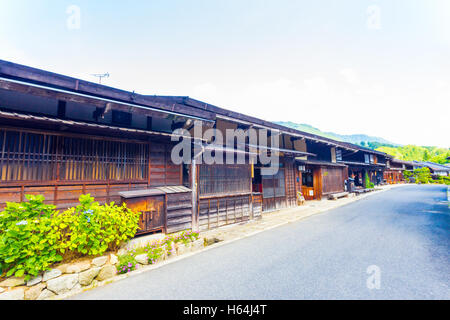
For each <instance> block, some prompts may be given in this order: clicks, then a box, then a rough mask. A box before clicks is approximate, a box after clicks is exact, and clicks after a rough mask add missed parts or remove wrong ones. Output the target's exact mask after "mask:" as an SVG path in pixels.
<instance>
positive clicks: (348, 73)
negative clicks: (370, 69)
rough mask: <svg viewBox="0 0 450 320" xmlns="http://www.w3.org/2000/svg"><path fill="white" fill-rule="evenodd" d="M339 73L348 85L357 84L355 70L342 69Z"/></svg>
mask: <svg viewBox="0 0 450 320" xmlns="http://www.w3.org/2000/svg"><path fill="white" fill-rule="evenodd" d="M339 73H340V74H341V75H342V76H343V77H344V79H345V80H346V81H347V82H348V83H350V84H358V83H359V76H358V73H357V71H356V70H355V69H352V68H344V69H341V70H339Z"/></svg>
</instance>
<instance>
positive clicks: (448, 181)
mask: <svg viewBox="0 0 450 320" xmlns="http://www.w3.org/2000/svg"><path fill="white" fill-rule="evenodd" d="M443 180H444V184H446V185H450V177H448V176H445V177H444V179H443Z"/></svg>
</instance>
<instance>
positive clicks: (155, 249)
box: [146, 242, 166, 264]
mask: <svg viewBox="0 0 450 320" xmlns="http://www.w3.org/2000/svg"><path fill="white" fill-rule="evenodd" d="M146 252H147V257H148V263H150V264H154V263H156V262H157V261H158V260H159V259H160V258H161V257H163V256H164V254H165V253H166V246H165V243H164V242H153V243H151V244H149V245H147V247H146Z"/></svg>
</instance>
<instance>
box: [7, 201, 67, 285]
mask: <svg viewBox="0 0 450 320" xmlns="http://www.w3.org/2000/svg"><path fill="white" fill-rule="evenodd" d="M26 198H27V199H28V200H29V202H22V203H13V202H8V203H7V205H6V208H5V209H4V211H3V212H1V213H0V264H1V266H2V270H3V271H6V276H8V277H9V276H12V275H14V276H16V277H22V276H25V279H26V280H28V279H30V278H31V277H32V276H37V275H38V274H39V272H41V271H44V270H48V269H50V268H49V267H50V265H52V264H53V263H55V262H58V261H61V260H62V256H61V255H59V254H58V250H57V249H58V246H57V243H56V235H55V232H54V230H53V229H52V226H51V219H52V216H53V215H54V214H55V213H56V211H55V206H53V205H47V204H44V197H43V196H41V195H37V196H33V195H26Z"/></svg>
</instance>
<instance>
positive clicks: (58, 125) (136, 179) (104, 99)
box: [0, 60, 385, 233]
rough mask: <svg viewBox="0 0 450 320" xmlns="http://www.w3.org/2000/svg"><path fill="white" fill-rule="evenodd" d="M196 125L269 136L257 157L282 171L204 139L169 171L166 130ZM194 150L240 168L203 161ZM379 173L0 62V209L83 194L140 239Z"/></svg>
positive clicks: (201, 106)
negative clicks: (125, 219) (129, 211)
mask: <svg viewBox="0 0 450 320" xmlns="http://www.w3.org/2000/svg"><path fill="white" fill-rule="evenodd" d="M195 124H201V127H202V128H203V129H202V130H204V131H206V130H207V129H213V130H215V132H216V131H217V132H224V131H226V130H227V129H235V130H236V129H241V130H244V131H248V130H250V129H252V130H256V132H257V133H258V135H257V136H258V139H261V136H260V134H261V133H262V132H263V133H264V132H271V135H273V134H274V132H275V133H276V137H277V138H276V139H277V140H276V143H274V144H272V143H269V144H268V145H266V146H265V147H264V148H262V147H261V144H260V142H261V141H259V140H258V141H257V146H258V148H257V152H256V155H260V154H261V153H262V152H264V153H266V154H268V155H274V156H277V157H278V159H279V163H278V170H276V173H270V172H269V173H268V170H267V164H265V163H261V161H260V159H259V158H258V157H256V161H255V160H254V156H255V152H254V151H253V149H254V147H255V146H254V145H252V144H251V143H252V141H250V139H249V138H248V137H247V138H246V140H245V141H244V143H243V145H244V146H242V145H240V144H242V142H241V143H240V142H239V141H238V140H236V141H235V140H234V138H233V141H232V143H231V144H229V143H225V142H229V141H223V143H222V144H215V143H214V139H207V138H204V137H203V131H202V135H201V136H202V137H201V138H200V139H198V140H197V141H193V144H192V150H193V152H192V157H191V158H190V160H191V161H189V163H174V162H173V161H172V158H171V152H172V148H173V146H174V145H175V144H176V142H174V141H172V138H173V136H174V133H173V130H174V129H179V128H182V129H185V130H186V131H187V132H190V133H191V134H192V133H193V132H194V131H195V127H194V125H195ZM227 138H228V137H227ZM274 139H275V138H274ZM269 141H270V140H269ZM274 141H275V140H274ZM195 143H197V144H199V145H200V146H201V150H202V152H213V153H214V154H216V153H219V152H220V153H223V154H224V155H231V157H235V158H236V159H237V157H238V156H243V158H244V160H245V162H244V163H239V162H236V163H234V164H225V163H224V164H221V163H212V164H208V163H204V162H203V163H200V161H199V160H198V159H197V156H198V155H196V154H195ZM230 145H231V147H230ZM366 153H367V154H369V155H374V156H376V157H375V158H374V159H375V160H374V161H375V162H373V161H372V162H369V163H366V162H365V161H364V154H366ZM361 156H362V158H361ZM370 159H372V158H370ZM355 163H356V164H355ZM384 166H385V164H384V158H383V156H382V154H381V153H376V152H371V151H369V150H366V151H364V152H362V151H361V148H360V147H358V146H355V145H352V144H347V143H342V142H338V141H335V140H332V139H328V138H324V137H320V136H317V135H313V134H309V133H305V132H301V131H298V130H294V129H291V128H287V127H284V126H280V125H277V124H274V123H271V122H268V121H264V120H261V119H258V118H254V117H251V116H247V115H244V114H241V113H237V112H233V111H230V110H226V109H223V108H219V107H217V106H214V105H210V104H207V103H204V102H201V101H198V100H195V99H192V98H189V97H177V96H175V97H174V96H171V97H168V96H149V95H140V94H136V93H134V92H128V91H123V90H119V89H115V88H111V87H107V86H104V85H100V84H96V83H91V82H87V81H83V80H80V79H75V78H71V77H67V76H63V75H59V74H55V73H51V72H47V71H43V70H39V69H34V68H30V67H27V66H22V65H18V64H14V63H11V62H7V61H1V60H0V209H1V208H3V207H4V206H5V204H6V202H7V201H16V202H17V201H24V200H25V195H26V194H42V195H44V196H45V198H46V201H47V203H52V204H55V205H56V206H57V207H58V208H60V209H64V208H67V207H70V206H73V205H75V204H77V200H78V197H79V196H80V195H81V194H86V193H89V194H91V195H92V196H94V197H95V198H96V200H97V201H99V202H100V203H105V202H110V201H115V202H120V201H125V202H126V203H128V204H129V205H130V207H132V208H134V209H136V210H139V211H141V212H143V215H142V217H141V221H140V226H141V230H140V233H147V232H154V231H159V230H160V231H163V232H168V233H170V232H176V231H179V230H184V229H190V228H192V229H195V230H206V229H211V228H216V227H218V226H222V225H226V224H231V223H236V222H241V221H245V220H248V219H253V218H256V217H258V216H261V214H262V212H267V211H272V210H278V209H281V208H287V207H292V206H296V205H297V197H298V194H299V193H300V192H301V193H302V194H303V195H304V197H305V198H306V199H307V200H314V199H321V198H322V196H324V195H328V194H331V193H337V192H342V191H344V189H345V186H344V185H345V184H344V182H345V180H346V179H347V178H348V176H349V174H350V172H349V171H348V170H351V173H352V174H353V173H355V172H356V173H357V172H358V170H359V168H361V169H362V170H369V172H370V170H371V171H373V172H376V173H377V172H378V171H377V170H382V169H383V167H384ZM377 174H378V173H377Z"/></svg>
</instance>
